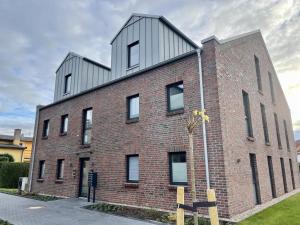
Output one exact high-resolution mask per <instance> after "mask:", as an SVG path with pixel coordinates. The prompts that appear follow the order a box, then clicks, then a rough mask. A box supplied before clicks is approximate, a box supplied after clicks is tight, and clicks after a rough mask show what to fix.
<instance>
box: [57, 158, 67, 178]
mask: <svg viewBox="0 0 300 225" xmlns="http://www.w3.org/2000/svg"><path fill="white" fill-rule="evenodd" d="M64 168H65V160H64V159H59V160H57V171H56V179H57V180H62V179H63V178H64Z"/></svg>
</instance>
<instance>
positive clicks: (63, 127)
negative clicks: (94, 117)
mask: <svg viewBox="0 0 300 225" xmlns="http://www.w3.org/2000/svg"><path fill="white" fill-rule="evenodd" d="M68 123H69V119H68V115H63V116H62V117H61V125H60V133H61V134H66V133H67V132H68Z"/></svg>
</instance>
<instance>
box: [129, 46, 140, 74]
mask: <svg viewBox="0 0 300 225" xmlns="http://www.w3.org/2000/svg"><path fill="white" fill-rule="evenodd" d="M136 45H140V42H139V41H135V42H133V43H131V44H129V45H128V46H127V68H128V69H130V68H132V67H135V66H138V65H139V64H140V46H138V48H139V57H138V58H139V60H138V63H136V64H134V65H131V48H133V47H134V46H136Z"/></svg>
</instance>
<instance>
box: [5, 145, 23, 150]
mask: <svg viewBox="0 0 300 225" xmlns="http://www.w3.org/2000/svg"><path fill="white" fill-rule="evenodd" d="M0 148H13V149H20V150H23V149H25V148H26V147H25V146H21V145H14V144H0Z"/></svg>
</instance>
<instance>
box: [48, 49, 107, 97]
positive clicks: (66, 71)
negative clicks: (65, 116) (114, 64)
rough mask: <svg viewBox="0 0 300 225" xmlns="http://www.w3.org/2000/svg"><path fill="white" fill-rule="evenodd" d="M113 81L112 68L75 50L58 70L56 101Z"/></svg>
mask: <svg viewBox="0 0 300 225" xmlns="http://www.w3.org/2000/svg"><path fill="white" fill-rule="evenodd" d="M108 81H111V71H110V68H108V67H106V66H104V65H102V64H100V63H98V62H95V61H93V60H91V59H88V58H86V57H83V56H80V55H78V54H76V53H74V52H70V53H68V55H67V56H66V57H65V59H64V60H63V61H62V63H61V64H60V66H59V67H58V69H57V70H56V79H55V91H54V102H56V101H59V100H62V99H64V98H67V97H70V96H72V95H75V94H78V93H80V92H83V91H85V90H88V89H91V88H94V87H96V86H99V85H101V84H103V83H106V82H108Z"/></svg>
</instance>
